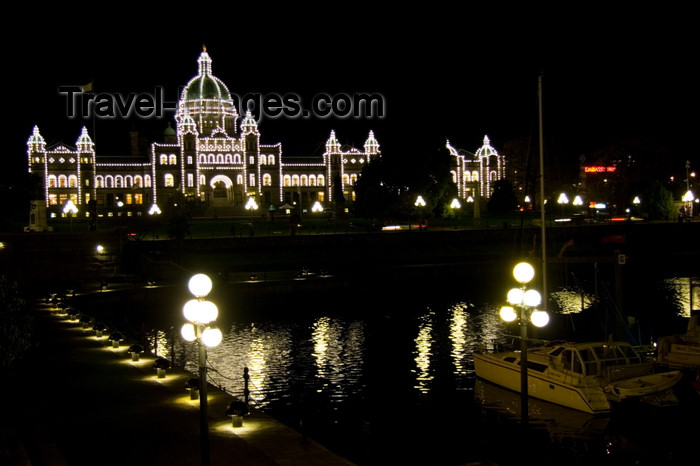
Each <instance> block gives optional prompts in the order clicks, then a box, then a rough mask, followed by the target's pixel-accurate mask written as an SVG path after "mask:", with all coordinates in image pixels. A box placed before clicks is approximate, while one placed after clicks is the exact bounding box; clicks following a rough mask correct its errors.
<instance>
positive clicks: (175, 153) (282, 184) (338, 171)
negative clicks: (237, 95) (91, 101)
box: [27, 49, 505, 219]
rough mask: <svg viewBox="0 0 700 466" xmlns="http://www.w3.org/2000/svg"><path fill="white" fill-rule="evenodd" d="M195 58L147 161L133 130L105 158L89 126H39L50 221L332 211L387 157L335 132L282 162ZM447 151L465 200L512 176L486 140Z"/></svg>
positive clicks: (31, 156) (371, 142)
mask: <svg viewBox="0 0 700 466" xmlns="http://www.w3.org/2000/svg"><path fill="white" fill-rule="evenodd" d="M197 62H198V73H197V75H195V76H194V77H193V78H192V79H191V80H190V81H189V82H188V83H187V85H186V86H185V87H184V88H183V90H182V93H181V94H180V99H179V101H178V104H177V109H176V113H175V128H172V127H171V126H170V125H169V126H168V128H167V129H166V130H165V131H164V133H163V140H162V141H161V142H152V143H150V145H149V146H148V150H147V152H148V153H147V154H145V155H138V156H135V155H134V154H138V149H135V150H134V148H138V144H139V142H138V134H137V133H132V134H131V137H132V154H130V155H125V156H123V157H114V156H100V157H98V155H97V152H96V148H95V144H94V142H93V140H92V138H91V136H90V134H89V132H88V130H87V128H86V127H83V128H82V131H81V134H80V135H79V136H78V138H77V140H76V142H75V145H74V146H68V145H65V144H57V145H54V146H51V147H48V146H47V144H46V141H45V140H44V138H43V136H42V135H41V132H40V130H39V128H38V127H36V126H35V127H34V129H33V132H32V134H31V135H30V137H29V139H28V141H27V158H28V164H29V172H31V173H34V174H36V175H37V176H38V178H39V179H40V182H41V191H42V194H43V198H42V199H37V200H35V201H33V202H34V204H33V205H35V204H36V203H37V202H39V203H44V204H45V206H46V213H47V217H49V218H51V217H56V216H66V215H77V216H88V217H93V218H94V219H96V218H97V217H98V216H99V217H104V216H106V217H113V216H140V215H144V214H148V213H152V212H154V211H155V212H157V211H159V210H160V208H161V207H163V206H165V205H169V204H174V203H177V202H180V201H187V200H198V201H201V202H202V203H203V204H204V205H205V206H206V207H207V208H209V209H210V212H212V210H211V209H214V211H216V210H217V209H218V211H219V212H220V213H225V212H228V213H231V214H234V215H235V214H246V213H249V209H250V208H251V206H257V208H260V209H265V210H275V209H278V208H280V206H284V205H289V206H293V207H294V208H295V209H299V212H303V211H307V210H308V211H310V210H311V208H312V206H313V205H314V204H315V203H316V202H317V201H318V202H319V203H320V204H321V205H322V206H323V207H325V208H329V207H331V205H332V203H334V201H335V199H334V198H333V196H334V195H337V194H334V193H339V192H340V191H339V190H337V189H336V187H335V186H334V185H335V184H338V183H340V184H341V186H340V188H341V189H342V193H343V198H344V199H345V200H348V201H350V202H352V201H353V200H354V198H355V193H354V185H355V181H357V178H358V177H359V176H360V174H361V171H362V169H363V167H364V166H366V165H367V164H368V163H370V162H371V161H372V160H374V159H375V158H377V157H379V156H380V154H381V153H380V147H379V143H378V142H377V140H376V139H375V137H374V133H373V132H372V131H370V132H369V134H368V137H367V139H366V140H365V143H364V147H363V150H358V149H356V148H349V149H348V148H347V147H343V146H341V144H340V143H339V141H338V139H337V137H336V134H335V131H331V133H330V135H329V138H328V140H327V141H326V145H325V152H324V153H323V155H322V156H321V157H319V156H315V157H314V156H309V157H293V158H289V159H283V155H282V145H281V143H274V144H264V143H263V142H262V140H261V133H260V131H259V128H258V124H257V122H256V120H255V119H254V118H253V116H252V115H251V113H250V112H246V114H245V115H239V113H238V110H237V108H236V102H235V101H234V99H233V96H232V94H231V92H230V91H229V89H228V88H227V87H226V85H225V84H224V83H223V82H222V81H221V80H220V79H219V78H217V77H216V76H214V75H213V74H212V59H211V57H210V56H209V54H208V53H207V51H206V49H204V50H203V51H202V52H201V54H200V55H199V58H198V60H197ZM239 120H240V121H239ZM447 149H448V150H449V152H450V155H451V174H452V180H453V181H454V182H455V183H456V184H457V186H458V189H459V191H458V192H459V195H460V197H461V198H463V199H465V200H466V199H468V198H469V197H470V196H472V197H473V198H478V199H485V198H488V197H489V196H490V194H491V192H492V189H493V183H494V182H495V181H496V180H498V179H501V178H503V177H504V176H505V160H504V157H502V156H500V155H498V152H497V151H496V150H495V149H494V148H493V147H491V145H490V142H489V139H488V137H485V138H484V143H483V146H482V147H481V148H480V149H478V150H477V151H476V153H474V154H472V153H470V152H467V151H464V150H457V149H455V148H454V147H452V146H451V145H450V143H449V141H448V142H447ZM69 206H70V207H71V208H73V207H74V210H69ZM69 212H75V213H69Z"/></svg>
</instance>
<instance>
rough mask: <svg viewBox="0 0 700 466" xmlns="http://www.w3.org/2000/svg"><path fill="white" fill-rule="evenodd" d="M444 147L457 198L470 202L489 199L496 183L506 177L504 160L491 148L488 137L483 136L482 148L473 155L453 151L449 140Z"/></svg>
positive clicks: (461, 150) (463, 151)
mask: <svg viewBox="0 0 700 466" xmlns="http://www.w3.org/2000/svg"><path fill="white" fill-rule="evenodd" d="M445 146H446V147H447V150H448V151H449V152H450V156H451V157H450V174H451V175H452V181H453V182H454V183H455V184H456V185H457V192H458V193H459V197H460V198H462V199H469V200H471V201H483V200H485V199H488V198H489V197H491V193H492V192H493V189H494V184H495V183H496V181H498V180H500V179H503V178H505V176H506V160H505V157H504V156H502V155H499V154H498V151H496V149H494V148H493V147H492V146H491V141H490V140H489V137H488V136H484V141H483V144H482V146H481V147H480V148H479V149H477V151H476V152H475V153H472V152H469V151H466V150H463V149H455V148H454V147H453V146H452V145H451V144H450V141H449V140H448V141H447V143H446V145H445Z"/></svg>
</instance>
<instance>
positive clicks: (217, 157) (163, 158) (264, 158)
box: [159, 154, 275, 165]
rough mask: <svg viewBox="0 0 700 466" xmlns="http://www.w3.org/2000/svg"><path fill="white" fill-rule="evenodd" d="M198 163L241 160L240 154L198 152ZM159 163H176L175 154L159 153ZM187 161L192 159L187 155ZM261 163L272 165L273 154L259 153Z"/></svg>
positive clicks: (251, 162) (273, 160)
mask: <svg viewBox="0 0 700 466" xmlns="http://www.w3.org/2000/svg"><path fill="white" fill-rule="evenodd" d="M198 160H199V163H218V164H235V163H238V164H240V163H241V162H242V158H241V154H233V155H232V154H200V155H199V158H198ZM159 162H160V165H177V156H176V155H175V154H170V155H168V154H160V157H159ZM187 163H189V164H191V163H192V159H191V157H188V159H187ZM248 163H249V164H251V165H254V164H255V157H252V156H251V157H250V159H249V160H248ZM260 164H261V165H274V164H275V156H274V154H269V155H265V154H261V155H260Z"/></svg>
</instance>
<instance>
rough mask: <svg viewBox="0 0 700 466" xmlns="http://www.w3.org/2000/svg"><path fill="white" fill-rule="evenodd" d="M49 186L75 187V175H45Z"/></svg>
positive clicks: (76, 179)
mask: <svg viewBox="0 0 700 466" xmlns="http://www.w3.org/2000/svg"><path fill="white" fill-rule="evenodd" d="M47 181H48V183H49V188H77V187H78V177H77V175H68V176H66V175H58V176H56V175H49V176H48V177H47Z"/></svg>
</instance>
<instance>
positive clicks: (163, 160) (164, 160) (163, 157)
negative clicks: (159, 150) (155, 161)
mask: <svg viewBox="0 0 700 466" xmlns="http://www.w3.org/2000/svg"><path fill="white" fill-rule="evenodd" d="M160 164H161V165H167V164H168V156H167V155H165V154H160Z"/></svg>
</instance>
